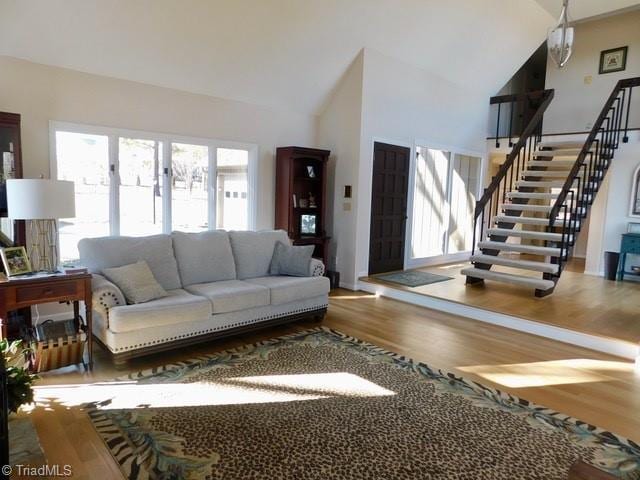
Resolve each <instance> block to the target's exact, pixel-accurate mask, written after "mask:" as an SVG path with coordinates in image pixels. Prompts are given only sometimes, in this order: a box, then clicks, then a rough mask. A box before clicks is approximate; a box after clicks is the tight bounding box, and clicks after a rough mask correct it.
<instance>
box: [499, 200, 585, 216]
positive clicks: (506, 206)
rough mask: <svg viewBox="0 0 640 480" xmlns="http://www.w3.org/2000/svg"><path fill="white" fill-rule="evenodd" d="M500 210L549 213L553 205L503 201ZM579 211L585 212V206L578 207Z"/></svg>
mask: <svg viewBox="0 0 640 480" xmlns="http://www.w3.org/2000/svg"><path fill="white" fill-rule="evenodd" d="M499 207H500V210H503V211H506V210H511V211H514V212H516V211H517V212H541V213H549V212H550V211H551V205H529V204H526V203H503V204H501V205H500V206H499ZM577 213H580V214H583V213H585V210H584V208H578V209H577Z"/></svg>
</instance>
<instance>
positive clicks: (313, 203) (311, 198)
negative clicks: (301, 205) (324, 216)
mask: <svg viewBox="0 0 640 480" xmlns="http://www.w3.org/2000/svg"><path fill="white" fill-rule="evenodd" d="M309 208H318V205H317V204H316V197H314V196H313V194H312V193H311V192H309Z"/></svg>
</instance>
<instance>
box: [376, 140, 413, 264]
mask: <svg viewBox="0 0 640 480" xmlns="http://www.w3.org/2000/svg"><path fill="white" fill-rule="evenodd" d="M409 155H411V150H409V149H408V148H406V147H398V146H396V145H388V144H386V143H378V142H376V143H375V145H374V147H373V183H372V189H371V231H370V234H369V274H374V273H382V272H390V271H392V270H402V269H403V267H404V242H405V226H406V223H407V189H408V187H409V163H410V162H409Z"/></svg>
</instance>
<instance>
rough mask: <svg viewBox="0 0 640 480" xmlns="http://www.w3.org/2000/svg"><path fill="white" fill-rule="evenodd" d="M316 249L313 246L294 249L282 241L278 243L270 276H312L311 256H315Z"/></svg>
mask: <svg viewBox="0 0 640 480" xmlns="http://www.w3.org/2000/svg"><path fill="white" fill-rule="evenodd" d="M314 249H315V246H313V245H302V246H299V247H294V246H291V245H288V244H284V243H282V242H280V241H278V242H276V246H275V248H274V250H273V258H272V259H271V266H270V267H269V274H270V275H290V276H292V277H308V276H309V275H310V272H309V265H310V264H311V255H313V250H314Z"/></svg>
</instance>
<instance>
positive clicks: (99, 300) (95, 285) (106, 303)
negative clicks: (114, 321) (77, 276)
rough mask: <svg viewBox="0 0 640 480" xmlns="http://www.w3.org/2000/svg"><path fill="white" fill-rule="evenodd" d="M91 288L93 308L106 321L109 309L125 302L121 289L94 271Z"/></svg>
mask: <svg viewBox="0 0 640 480" xmlns="http://www.w3.org/2000/svg"><path fill="white" fill-rule="evenodd" d="M91 289H92V290H93V309H94V310H95V311H97V312H98V313H99V314H100V315H102V317H103V318H104V319H105V321H106V322H107V323H108V321H109V309H111V308H112V307H115V306H118V305H126V304H127V301H126V300H125V298H124V295H123V294H122V291H121V290H120V289H119V288H118V287H117V286H116V285H115V284H113V283H112V282H110V281H109V280H107V279H106V278H104V277H103V276H102V275H97V274H95V273H94V274H93V275H92V276H91Z"/></svg>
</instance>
